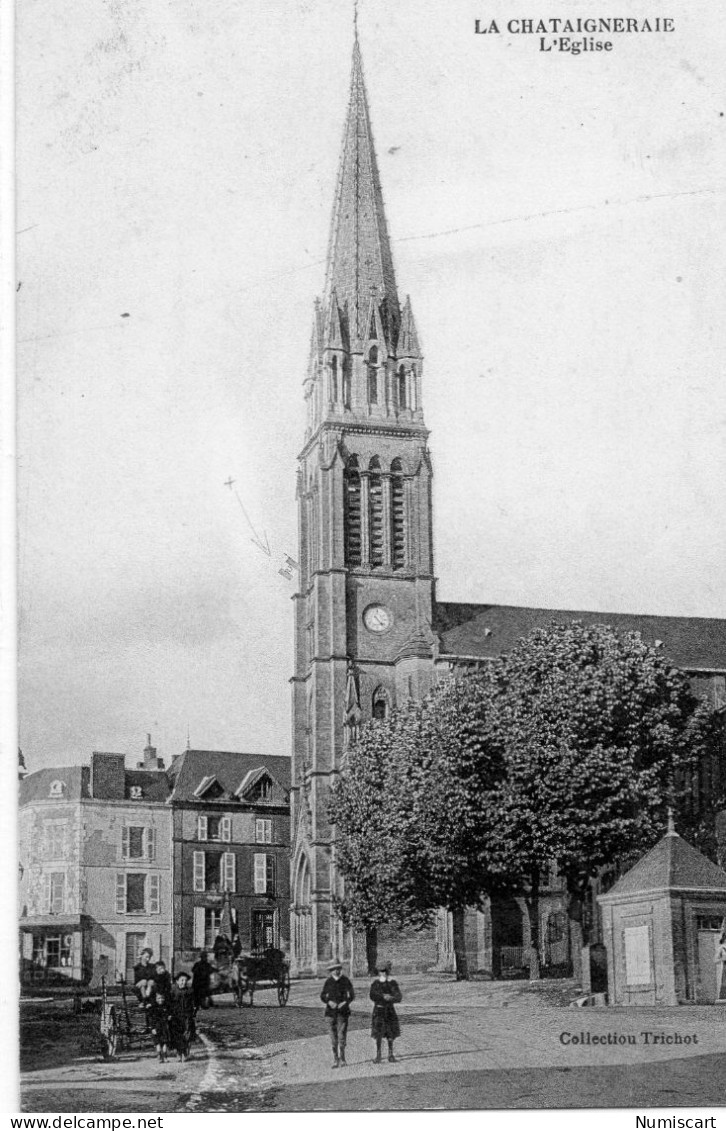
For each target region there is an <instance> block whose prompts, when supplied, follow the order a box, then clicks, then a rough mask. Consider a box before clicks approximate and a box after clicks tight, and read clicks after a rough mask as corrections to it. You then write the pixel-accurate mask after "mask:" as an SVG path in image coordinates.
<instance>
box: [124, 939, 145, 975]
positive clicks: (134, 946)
mask: <svg viewBox="0 0 726 1131" xmlns="http://www.w3.org/2000/svg"><path fill="white" fill-rule="evenodd" d="M145 946H146V933H145V932H143V931H142V932H139V931H131V932H130V933H129V934H127V935H126V973H125V978H126V981H127V983H128V984H129V985H131V986H133V984H134V966H136V964H137V962H138V961H139V955H140V954H141V951H142V950H143V949H144V947H145Z"/></svg>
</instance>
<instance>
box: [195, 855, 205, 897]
mask: <svg viewBox="0 0 726 1131" xmlns="http://www.w3.org/2000/svg"><path fill="white" fill-rule="evenodd" d="M205 856H206V853H205V852H195V853H194V876H193V882H192V889H193V890H194V891H204V888H205V881H206V867H205V863H206V861H205Z"/></svg>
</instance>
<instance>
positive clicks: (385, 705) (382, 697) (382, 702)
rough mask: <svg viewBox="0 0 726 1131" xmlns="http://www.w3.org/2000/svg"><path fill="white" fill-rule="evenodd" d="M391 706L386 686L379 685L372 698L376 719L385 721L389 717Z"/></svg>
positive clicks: (373, 712) (372, 709) (372, 710)
mask: <svg viewBox="0 0 726 1131" xmlns="http://www.w3.org/2000/svg"><path fill="white" fill-rule="evenodd" d="M390 707H391V704H390V700H389V698H388V692H387V691H386V689H385V687H377V688H376V690H375V691H374V692H373V696H372V698H371V715H372V716H373V718H374V719H378V720H379V721H381V722H383V721H384V720H385V719H387V718H388V713H389V711H390Z"/></svg>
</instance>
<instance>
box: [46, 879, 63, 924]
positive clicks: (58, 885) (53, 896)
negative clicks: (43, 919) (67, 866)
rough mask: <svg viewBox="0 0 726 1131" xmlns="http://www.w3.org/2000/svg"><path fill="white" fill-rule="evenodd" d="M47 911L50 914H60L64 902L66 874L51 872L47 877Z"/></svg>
mask: <svg viewBox="0 0 726 1131" xmlns="http://www.w3.org/2000/svg"><path fill="white" fill-rule="evenodd" d="M47 900H48V911H49V912H50V914H51V915H62V914H63V912H64V911H65V903H66V874H65V872H51V873H50V875H49V877H48V897H47Z"/></svg>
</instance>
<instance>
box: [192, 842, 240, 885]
mask: <svg viewBox="0 0 726 1131" xmlns="http://www.w3.org/2000/svg"><path fill="white" fill-rule="evenodd" d="M227 855H232V856H233V855H234V854H233V853H229V854H228V853H226V852H195V853H194V876H193V890H194V891H211V892H219V891H223V890H224V889H223V887H222V876H223V863H222V860H223V857H224V856H227Z"/></svg>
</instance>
